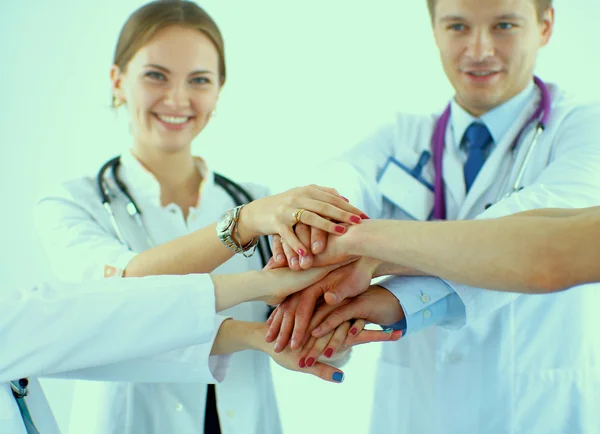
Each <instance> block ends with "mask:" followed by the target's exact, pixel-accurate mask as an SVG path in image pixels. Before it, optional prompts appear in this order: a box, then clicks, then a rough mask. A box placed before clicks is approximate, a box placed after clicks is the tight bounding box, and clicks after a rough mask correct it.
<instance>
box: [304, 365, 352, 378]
mask: <svg viewBox="0 0 600 434" xmlns="http://www.w3.org/2000/svg"><path fill="white" fill-rule="evenodd" d="M301 372H306V373H308V374H312V375H314V376H316V377H319V378H320V379H322V380H325V381H329V382H330V383H341V382H342V381H344V371H340V370H339V369H337V368H334V367H333V366H330V365H327V364H325V363H321V362H316V363H315V364H314V365H313V366H311V367H307V368H305V369H303V370H302V371H301Z"/></svg>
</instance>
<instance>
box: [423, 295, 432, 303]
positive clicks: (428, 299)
mask: <svg viewBox="0 0 600 434" xmlns="http://www.w3.org/2000/svg"><path fill="white" fill-rule="evenodd" d="M421 301H422V302H423V303H429V302H430V301H431V297H430V296H429V295H428V294H423V295H422V296H421Z"/></svg>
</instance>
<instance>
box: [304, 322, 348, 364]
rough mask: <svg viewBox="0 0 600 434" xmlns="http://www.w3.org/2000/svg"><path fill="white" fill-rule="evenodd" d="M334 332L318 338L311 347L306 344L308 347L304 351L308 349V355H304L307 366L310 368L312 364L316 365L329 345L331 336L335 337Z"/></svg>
mask: <svg viewBox="0 0 600 434" xmlns="http://www.w3.org/2000/svg"><path fill="white" fill-rule="evenodd" d="M334 333H335V331H331V332H329V333H327V334H326V335H325V336H323V337H322V338H319V339H316V340H315V342H314V343H313V344H312V345H311V346H310V347H309V346H308V345H307V346H306V348H305V349H304V351H306V355H305V356H304V358H305V360H306V366H307V367H309V368H310V367H311V366H312V365H314V364H315V362H316V361H317V359H318V358H319V356H320V355H321V354H323V352H324V351H325V348H327V346H328V345H329V342H330V341H331V338H332V337H333V335H334ZM346 333H347V330H346Z"/></svg>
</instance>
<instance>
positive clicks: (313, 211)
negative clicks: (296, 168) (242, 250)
mask: <svg viewBox="0 0 600 434" xmlns="http://www.w3.org/2000/svg"><path fill="white" fill-rule="evenodd" d="M363 214H364V213H363V212H362V211H361V210H360V209H358V208H356V207H354V206H352V205H351V204H350V203H348V202H347V201H346V200H344V199H343V198H342V196H341V195H340V194H339V193H338V192H337V191H336V190H335V189H332V188H327V187H320V186H318V185H308V186H305V187H298V188H293V189H291V190H288V191H285V192H283V193H280V194H277V195H273V196H268V197H264V198H261V199H257V200H254V201H252V202H250V203H249V204H247V205H246V206H244V207H243V208H242V209H241V210H240V214H239V218H238V228H237V229H238V230H239V237H240V238H241V240H240V241H242V244H246V243H247V242H249V241H250V240H252V239H253V238H255V237H257V236H261V235H275V234H277V235H279V236H281V237H282V238H283V241H284V243H287V244H288V245H289V247H290V248H291V250H293V251H294V252H295V253H296V254H299V255H300V256H306V254H307V253H308V252H309V251H310V247H311V246H310V245H305V244H303V243H301V242H300V240H299V239H298V237H297V236H296V234H295V233H294V229H293V228H294V226H295V225H296V224H298V223H304V224H305V225H307V226H310V227H313V228H316V229H320V230H322V231H325V232H328V233H331V234H338V235H339V234H340V230H342V232H345V230H346V229H345V228H344V226H341V225H340V224H338V223H337V222H341V223H344V224H358V223H360V221H361V220H362V218H361V217H360V216H361V215H363ZM300 251H303V252H304V254H302V253H300Z"/></svg>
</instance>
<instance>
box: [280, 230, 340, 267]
mask: <svg viewBox="0 0 600 434" xmlns="http://www.w3.org/2000/svg"><path fill="white" fill-rule="evenodd" d="M342 226H344V227H345V228H346V233H345V234H344V236H340V235H339V234H328V233H327V232H325V231H322V230H320V229H317V228H314V227H311V226H308V225H304V224H297V225H296V226H295V227H294V232H295V234H296V236H297V237H298V239H299V240H300V242H301V243H302V244H306V245H310V246H311V250H310V252H309V253H308V254H307V255H305V256H300V257H299V256H298V254H297V253H296V252H295V251H294V250H293V249H292V248H291V246H289V245H288V244H287V243H285V242H282V239H281V237H279V236H274V237H273V242H272V246H271V249H272V251H273V258H274V263H273V264H272V265H271V266H273V267H277V266H280V267H281V266H285V265H288V266H289V267H290V268H291V269H292V270H296V271H298V270H301V269H302V270H306V269H308V268H310V267H313V266H319V264H334V263H336V262H343V261H345V260H346V259H349V258H350V255H348V253H347V252H348V248H349V243H351V240H346V237H347V236H348V234H350V233H351V231H350V228H351V226H348V225H342Z"/></svg>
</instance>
